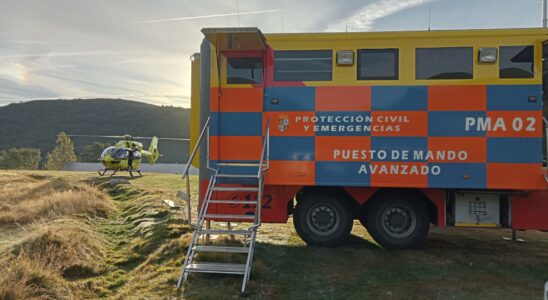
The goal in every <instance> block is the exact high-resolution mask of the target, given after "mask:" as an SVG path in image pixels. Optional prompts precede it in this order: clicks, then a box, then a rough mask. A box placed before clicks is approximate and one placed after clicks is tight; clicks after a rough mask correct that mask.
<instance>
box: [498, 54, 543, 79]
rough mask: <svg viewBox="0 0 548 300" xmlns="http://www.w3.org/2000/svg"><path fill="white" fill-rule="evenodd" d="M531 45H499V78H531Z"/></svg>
mask: <svg viewBox="0 0 548 300" xmlns="http://www.w3.org/2000/svg"><path fill="white" fill-rule="evenodd" d="M533 50H534V48H533V46H506V47H500V59H499V66H500V67H499V76H500V78H533V77H534V72H533V66H534V57H535V54H534V51H533Z"/></svg>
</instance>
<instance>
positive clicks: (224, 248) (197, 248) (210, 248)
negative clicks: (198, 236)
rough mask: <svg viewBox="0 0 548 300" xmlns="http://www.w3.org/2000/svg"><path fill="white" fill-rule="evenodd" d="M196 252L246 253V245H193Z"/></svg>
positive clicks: (247, 249)
mask: <svg viewBox="0 0 548 300" xmlns="http://www.w3.org/2000/svg"><path fill="white" fill-rule="evenodd" d="M194 250H195V251H197V252H226V253H248V252H249V248H248V247H230V246H194Z"/></svg>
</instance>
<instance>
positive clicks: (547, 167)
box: [542, 116, 548, 183]
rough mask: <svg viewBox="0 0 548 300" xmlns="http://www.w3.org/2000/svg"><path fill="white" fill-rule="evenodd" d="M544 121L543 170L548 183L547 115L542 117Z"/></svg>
mask: <svg viewBox="0 0 548 300" xmlns="http://www.w3.org/2000/svg"><path fill="white" fill-rule="evenodd" d="M542 121H543V122H544V141H545V145H544V151H543V153H544V164H543V172H544V180H546V182H547V183H548V119H546V117H544V116H543V117H542Z"/></svg>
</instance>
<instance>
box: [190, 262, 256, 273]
mask: <svg viewBox="0 0 548 300" xmlns="http://www.w3.org/2000/svg"><path fill="white" fill-rule="evenodd" d="M186 271H187V272H191V273H219V274H244V273H245V264H228V263H192V264H190V265H188V266H187V268H186Z"/></svg>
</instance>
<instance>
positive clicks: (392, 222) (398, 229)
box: [382, 206, 417, 238]
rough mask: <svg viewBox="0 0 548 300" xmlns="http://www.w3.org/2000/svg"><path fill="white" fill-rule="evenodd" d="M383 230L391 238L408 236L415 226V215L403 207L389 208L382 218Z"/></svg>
mask: <svg viewBox="0 0 548 300" xmlns="http://www.w3.org/2000/svg"><path fill="white" fill-rule="evenodd" d="M382 225H383V228H384V230H385V231H386V232H387V233H388V234H389V235H391V236H393V237H396V238H402V237H406V236H408V235H410V234H411V233H412V232H413V231H414V230H415V227H416V226H417V220H416V218H415V215H414V214H412V213H410V212H409V211H408V210H407V208H404V207H394V206H392V207H389V208H387V209H385V211H384V212H383V216H382Z"/></svg>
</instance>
